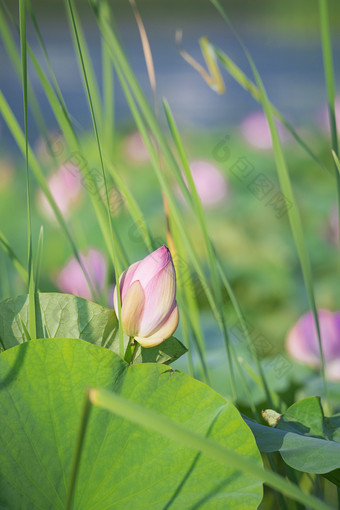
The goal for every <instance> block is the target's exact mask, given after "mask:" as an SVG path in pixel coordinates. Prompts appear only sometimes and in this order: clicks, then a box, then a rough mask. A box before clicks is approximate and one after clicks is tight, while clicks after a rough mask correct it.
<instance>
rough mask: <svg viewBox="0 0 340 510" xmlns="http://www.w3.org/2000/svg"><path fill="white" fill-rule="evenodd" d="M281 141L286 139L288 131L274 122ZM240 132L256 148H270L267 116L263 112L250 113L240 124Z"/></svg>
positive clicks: (270, 141)
mask: <svg viewBox="0 0 340 510" xmlns="http://www.w3.org/2000/svg"><path fill="white" fill-rule="evenodd" d="M276 127H277V130H278V132H279V135H280V139H281V142H285V141H287V137H288V133H287V131H286V130H285V128H284V126H283V125H282V124H280V123H279V122H276ZM241 133H242V135H243V137H244V138H245V140H246V141H247V142H248V143H249V144H250V145H252V146H253V147H255V148H256V149H261V150H268V149H271V148H272V137H271V133H270V129H269V125H268V121H267V118H266V116H265V114H264V113H263V112H261V111H260V112H253V113H250V114H249V115H248V116H247V117H246V118H245V119H244V120H243V122H242V124H241Z"/></svg>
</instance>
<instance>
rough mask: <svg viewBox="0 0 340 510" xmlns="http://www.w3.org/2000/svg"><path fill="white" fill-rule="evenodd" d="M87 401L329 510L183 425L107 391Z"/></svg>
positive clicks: (312, 505) (92, 391)
mask: <svg viewBox="0 0 340 510" xmlns="http://www.w3.org/2000/svg"><path fill="white" fill-rule="evenodd" d="M89 398H90V401H91V402H92V404H94V405H96V406H98V407H102V408H103V409H107V410H108V411H110V412H112V413H115V414H117V415H118V416H122V417H123V418H125V419H127V420H130V421H132V422H134V423H138V424H139V425H141V426H142V427H145V428H147V429H150V430H153V431H154V432H156V433H158V434H162V435H163V436H165V437H167V438H168V439H171V440H172V441H175V442H176V443H180V444H182V445H184V446H186V447H187V448H191V449H193V450H195V451H198V452H202V453H203V454H205V455H207V456H208V457H210V458H213V459H214V460H216V461H218V462H221V463H223V464H227V465H228V466H230V465H232V466H233V467H234V468H235V469H237V470H239V471H241V472H243V473H247V474H249V475H251V476H253V477H254V478H255V479H256V480H259V481H261V482H264V483H266V484H267V485H268V486H269V487H272V488H273V489H275V490H278V491H279V492H281V493H282V494H284V495H286V496H288V497H289V498H292V499H293V500H295V501H299V502H300V503H304V504H306V505H308V506H309V507H310V508H311V509H314V510H329V509H330V507H329V506H328V505H326V504H325V503H323V502H322V501H320V500H318V499H317V498H315V497H314V496H311V495H310V494H307V493H305V492H303V491H302V490H301V489H300V488H299V487H297V486H296V485H294V484H292V483H291V482H288V481H286V480H285V479H284V478H282V477H281V476H279V475H277V474H276V473H273V472H272V471H268V470H266V469H264V468H263V467H261V466H259V464H258V463H257V462H255V461H254V460H253V459H249V458H248V457H244V456H243V455H240V454H239V453H237V452H236V451H234V450H230V449H229V448H227V447H225V446H222V445H221V444H219V443H217V442H216V441H214V440H212V439H209V438H207V437H204V436H201V435H200V434H198V433H197V432H194V431H193V430H189V429H188V428H187V427H186V426H185V425H182V424H179V423H176V422H174V421H172V420H170V419H169V418H168V417H166V416H163V415H161V414H158V413H156V412H155V411H153V410H151V409H147V408H145V407H143V406H141V405H139V404H137V403H135V402H131V401H129V400H127V399H125V398H124V397H122V396H120V395H117V394H115V393H111V392H109V391H107V390H99V389H90V393H89Z"/></svg>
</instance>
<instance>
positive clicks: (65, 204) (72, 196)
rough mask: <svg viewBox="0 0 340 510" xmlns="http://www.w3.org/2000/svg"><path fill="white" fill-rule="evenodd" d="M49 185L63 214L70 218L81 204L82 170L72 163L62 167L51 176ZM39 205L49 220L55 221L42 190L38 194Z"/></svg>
mask: <svg viewBox="0 0 340 510" xmlns="http://www.w3.org/2000/svg"><path fill="white" fill-rule="evenodd" d="M47 185H48V187H49V190H50V192H51V194H52V197H53V198H54V200H55V202H56V204H57V206H58V207H59V209H60V212H61V214H62V215H63V216H64V218H68V217H69V215H70V212H71V210H72V208H73V207H75V206H76V205H77V204H78V203H79V202H80V200H81V198H82V195H83V186H82V174H81V171H80V169H79V168H78V167H76V166H74V165H72V164H71V163H68V164H67V166H61V167H59V168H58V170H57V171H56V172H54V173H52V174H51V175H50V176H49V178H48V179H47ZM38 204H39V207H40V209H41V210H42V211H43V213H44V214H45V215H46V216H47V217H48V218H49V219H53V220H55V215H54V212H53V209H52V207H51V206H50V204H49V202H48V200H47V198H46V196H45V195H44V193H43V192H42V190H39V192H38Z"/></svg>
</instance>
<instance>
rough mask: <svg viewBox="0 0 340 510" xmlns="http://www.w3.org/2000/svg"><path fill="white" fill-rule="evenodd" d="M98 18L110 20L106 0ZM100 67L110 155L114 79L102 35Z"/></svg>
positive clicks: (101, 6)
mask: <svg viewBox="0 0 340 510" xmlns="http://www.w3.org/2000/svg"><path fill="white" fill-rule="evenodd" d="M98 16H99V17H100V18H104V19H105V20H106V22H107V23H109V22H110V9H109V7H108V5H107V3H106V2H101V3H100V4H99V13H98ZM101 45H102V69H103V113H102V117H103V129H104V140H105V147H106V151H107V153H108V154H109V156H110V157H111V156H112V154H113V152H114V151H113V148H114V146H115V129H114V128H115V120H114V118H115V117H114V100H113V99H114V80H113V69H112V64H111V58H110V54H109V51H108V48H107V43H106V41H105V39H104V37H102V40H101Z"/></svg>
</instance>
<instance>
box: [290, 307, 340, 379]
mask: <svg viewBox="0 0 340 510" xmlns="http://www.w3.org/2000/svg"><path fill="white" fill-rule="evenodd" d="M317 313H318V319H319V325H320V336H321V342H322V351H323V355H324V359H325V365H326V375H327V374H329V378H330V379H334V371H335V369H334V367H335V366H339V365H340V313H333V312H330V311H328V310H323V309H319V310H318V312H317ZM286 348H287V351H288V353H289V354H290V355H291V357H292V358H294V359H295V360H297V361H299V362H300V363H304V364H306V365H309V366H311V367H316V368H317V367H319V366H320V364H321V360H320V351H319V342H318V336H317V331H316V326H315V321H314V316H313V313H312V312H311V311H309V312H307V313H306V314H305V315H303V316H302V317H301V318H300V319H299V320H298V321H297V323H296V324H295V325H294V326H293V327H292V329H291V330H290V331H289V333H288V335H287V339H286ZM339 378H340V374H339Z"/></svg>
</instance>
